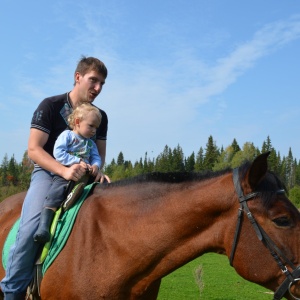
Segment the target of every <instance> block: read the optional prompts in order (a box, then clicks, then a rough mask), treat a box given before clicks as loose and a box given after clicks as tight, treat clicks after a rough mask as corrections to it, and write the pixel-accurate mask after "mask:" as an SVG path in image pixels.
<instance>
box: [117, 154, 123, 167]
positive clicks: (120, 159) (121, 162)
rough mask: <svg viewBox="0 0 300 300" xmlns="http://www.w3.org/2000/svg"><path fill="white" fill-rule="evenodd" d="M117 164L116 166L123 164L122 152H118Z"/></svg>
mask: <svg viewBox="0 0 300 300" xmlns="http://www.w3.org/2000/svg"><path fill="white" fill-rule="evenodd" d="M117 165H118V166H122V165H124V155H123V153H122V152H120V153H119V155H118V159H117Z"/></svg>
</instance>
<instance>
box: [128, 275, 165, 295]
mask: <svg viewBox="0 0 300 300" xmlns="http://www.w3.org/2000/svg"><path fill="white" fill-rule="evenodd" d="M160 282H161V280H160V279H158V280H156V281H154V282H152V283H151V284H150V285H149V287H148V288H147V290H146V291H145V292H144V293H143V294H142V295H141V294H139V295H137V294H135V293H133V294H132V295H131V297H130V300H138V299H142V300H156V299H157V296H158V292H159V287H160Z"/></svg>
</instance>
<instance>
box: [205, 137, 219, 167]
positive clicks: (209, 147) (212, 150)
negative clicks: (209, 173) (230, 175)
mask: <svg viewBox="0 0 300 300" xmlns="http://www.w3.org/2000/svg"><path fill="white" fill-rule="evenodd" d="M218 156H219V151H218V148H217V146H216V144H215V142H214V140H213V137H212V136H209V138H208V142H207V144H206V149H205V155H204V161H203V165H204V169H205V170H212V169H213V167H214V165H215V163H216V162H217V159H218Z"/></svg>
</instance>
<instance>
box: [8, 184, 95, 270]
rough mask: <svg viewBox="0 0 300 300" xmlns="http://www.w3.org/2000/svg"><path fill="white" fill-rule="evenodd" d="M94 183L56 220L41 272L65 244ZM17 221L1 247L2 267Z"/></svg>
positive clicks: (13, 240) (18, 221)
mask: <svg viewBox="0 0 300 300" xmlns="http://www.w3.org/2000/svg"><path fill="white" fill-rule="evenodd" d="M95 184H97V183H96V182H94V183H91V184H89V185H87V186H86V187H84V190H83V192H82V194H81V196H80V198H79V199H78V200H77V202H76V203H75V204H74V205H73V206H72V207H71V208H69V209H68V210H67V211H65V212H64V213H63V215H62V216H61V218H60V219H59V220H58V223H57V225H56V231H55V233H54V236H53V239H52V243H51V245H50V248H49V251H48V254H47V256H46V258H45V260H44V263H43V269H42V271H43V274H45V272H46V270H47V269H48V268H49V266H50V265H51V264H52V263H53V261H54V259H55V258H56V257H57V255H58V254H59V253H60V251H61V250H62V248H63V247H64V245H65V244H66V242H67V240H68V237H69V235H70V233H71V231H72V228H73V225H74V222H75V219H76V216H77V214H78V211H79V209H80V207H81V205H82V203H83V201H84V200H85V198H86V197H87V196H88V194H89V193H90V191H91V190H92V188H94V186H95ZM19 223H20V219H18V220H17V221H16V222H15V224H14V225H13V227H12V228H11V230H10V232H9V234H8V236H7V238H6V241H5V244H4V247H3V251H2V264H3V267H4V269H5V268H6V264H7V259H8V255H9V250H10V248H11V246H12V245H13V244H14V242H15V240H16V235H17V232H18V229H19Z"/></svg>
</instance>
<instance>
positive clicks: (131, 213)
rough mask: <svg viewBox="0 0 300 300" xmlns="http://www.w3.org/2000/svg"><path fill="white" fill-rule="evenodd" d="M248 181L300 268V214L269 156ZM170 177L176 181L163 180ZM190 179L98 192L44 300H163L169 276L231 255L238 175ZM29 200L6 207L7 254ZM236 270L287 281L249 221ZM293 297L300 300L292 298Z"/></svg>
mask: <svg viewBox="0 0 300 300" xmlns="http://www.w3.org/2000/svg"><path fill="white" fill-rule="evenodd" d="M244 174H245V175H244V177H243V179H242V180H241V187H242V189H243V191H244V193H245V194H248V193H250V192H253V191H259V194H258V196H257V197H255V198H254V199H252V200H250V201H249V202H248V206H249V209H250V210H251V213H252V214H253V216H254V218H255V219H256V220H257V222H258V223H259V224H260V225H261V226H262V227H263V229H264V230H265V231H266V232H267V234H268V235H269V236H270V238H271V239H272V240H273V241H274V242H275V244H276V245H277V246H278V247H279V248H280V249H281V250H282V251H283V252H284V253H285V255H286V256H287V257H288V258H289V259H290V260H291V261H292V262H293V263H294V264H295V265H296V266H298V265H299V264H300V247H299V245H300V214H299V211H298V210H297V209H296V208H295V207H294V206H293V205H292V204H291V202H290V201H289V200H288V198H287V197H286V195H285V194H283V193H282V194H276V193H274V189H275V190H280V189H282V186H281V184H280V182H279V181H278V180H277V179H276V177H275V175H273V174H272V173H270V172H268V171H267V155H260V156H258V157H257V158H256V159H255V160H254V162H253V163H252V164H249V165H248V166H247V165H246V166H244ZM163 175H164V176H165V177H167V180H159V179H158V177H159V176H163ZM181 175H182V177H181V178H178V177H176V175H175V174H150V175H149V177H147V176H144V177H147V178H146V179H145V178H144V179H140V180H137V179H135V180H132V181H131V182H124V181H121V182H119V183H113V184H110V185H108V186H104V187H96V188H95V190H94V192H93V194H92V195H90V196H89V197H88V198H87V199H86V200H85V202H84V203H83V205H82V207H81V210H80V212H79V214H78V216H77V219H76V222H75V225H74V228H73V230H72V233H71V235H70V238H69V240H68V242H67V244H66V246H65V247H64V248H63V250H62V252H61V253H60V254H59V255H58V257H57V259H56V260H55V261H54V262H53V264H52V265H51V266H50V268H49V269H48V270H47V272H46V274H45V277H44V278H43V280H42V284H41V297H42V299H47V300H48V299H53V300H54V299H55V300H59V299H64V300H65V299H72V300H76V299H89V300H98V299H110V300H126V299H130V300H133V299H145V300H148V299H149V300H150V299H156V298H157V294H158V290H159V285H160V280H161V278H162V277H163V276H166V275H167V274H169V273H170V272H172V271H174V270H175V269H177V268H179V267H181V266H182V265H184V264H186V263H187V262H189V261H191V260H193V259H194V258H196V257H198V256H200V255H202V254H204V253H207V252H216V253H220V254H225V255H227V256H228V257H229V256H230V253H231V250H232V245H233V240H234V234H235V229H236V224H237V214H238V211H239V208H240V205H239V200H238V196H237V194H236V191H235V188H234V185H233V177H232V172H230V171H227V172H223V173H219V174H213V175H212V174H210V176H206V177H204V178H200V179H199V178H196V177H197V176H196V175H192V174H181ZM149 178H150V179H149ZM151 178H152V179H151ZM23 198H24V193H21V194H17V195H14V196H12V197H10V198H8V199H7V200H5V201H4V202H3V203H1V205H0V246H1V248H2V246H3V243H4V241H5V238H6V236H7V233H8V231H9V229H10V227H11V226H12V224H13V223H14V221H15V220H16V219H17V217H18V216H19V214H20V209H21V204H22V201H23ZM233 267H234V268H235V270H236V271H237V273H238V274H240V275H241V276H242V277H244V278H245V279H247V280H249V281H252V282H255V283H258V284H260V285H262V286H264V287H266V288H268V289H270V290H273V291H275V290H276V289H277V288H278V286H279V285H280V284H281V282H282V281H283V280H284V279H285V275H284V274H283V273H282V272H281V270H280V268H279V267H278V265H277V264H276V262H275V261H274V259H273V257H272V256H271V254H270V252H269V250H268V249H267V248H266V247H265V246H264V245H263V243H262V242H261V241H259V239H258V238H257V236H256V233H255V231H254V229H253V227H252V225H251V224H250V222H249V220H248V219H247V217H245V218H244V220H243V221H242V224H241V231H240V236H239V239H238V241H237V247H236V251H235V255H234V259H233ZM0 276H1V278H2V277H3V276H4V270H3V269H1V270H0ZM228 284H230V283H228ZM297 287H298V286H297V285H296V284H295V285H293V287H292V291H293V293H294V294H295V295H297V296H298V297H299V296H300V290H299V289H298V288H297ZM285 296H286V297H287V298H288V299H292V298H291V296H290V295H289V293H288V292H287V293H286V295H285Z"/></svg>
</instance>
